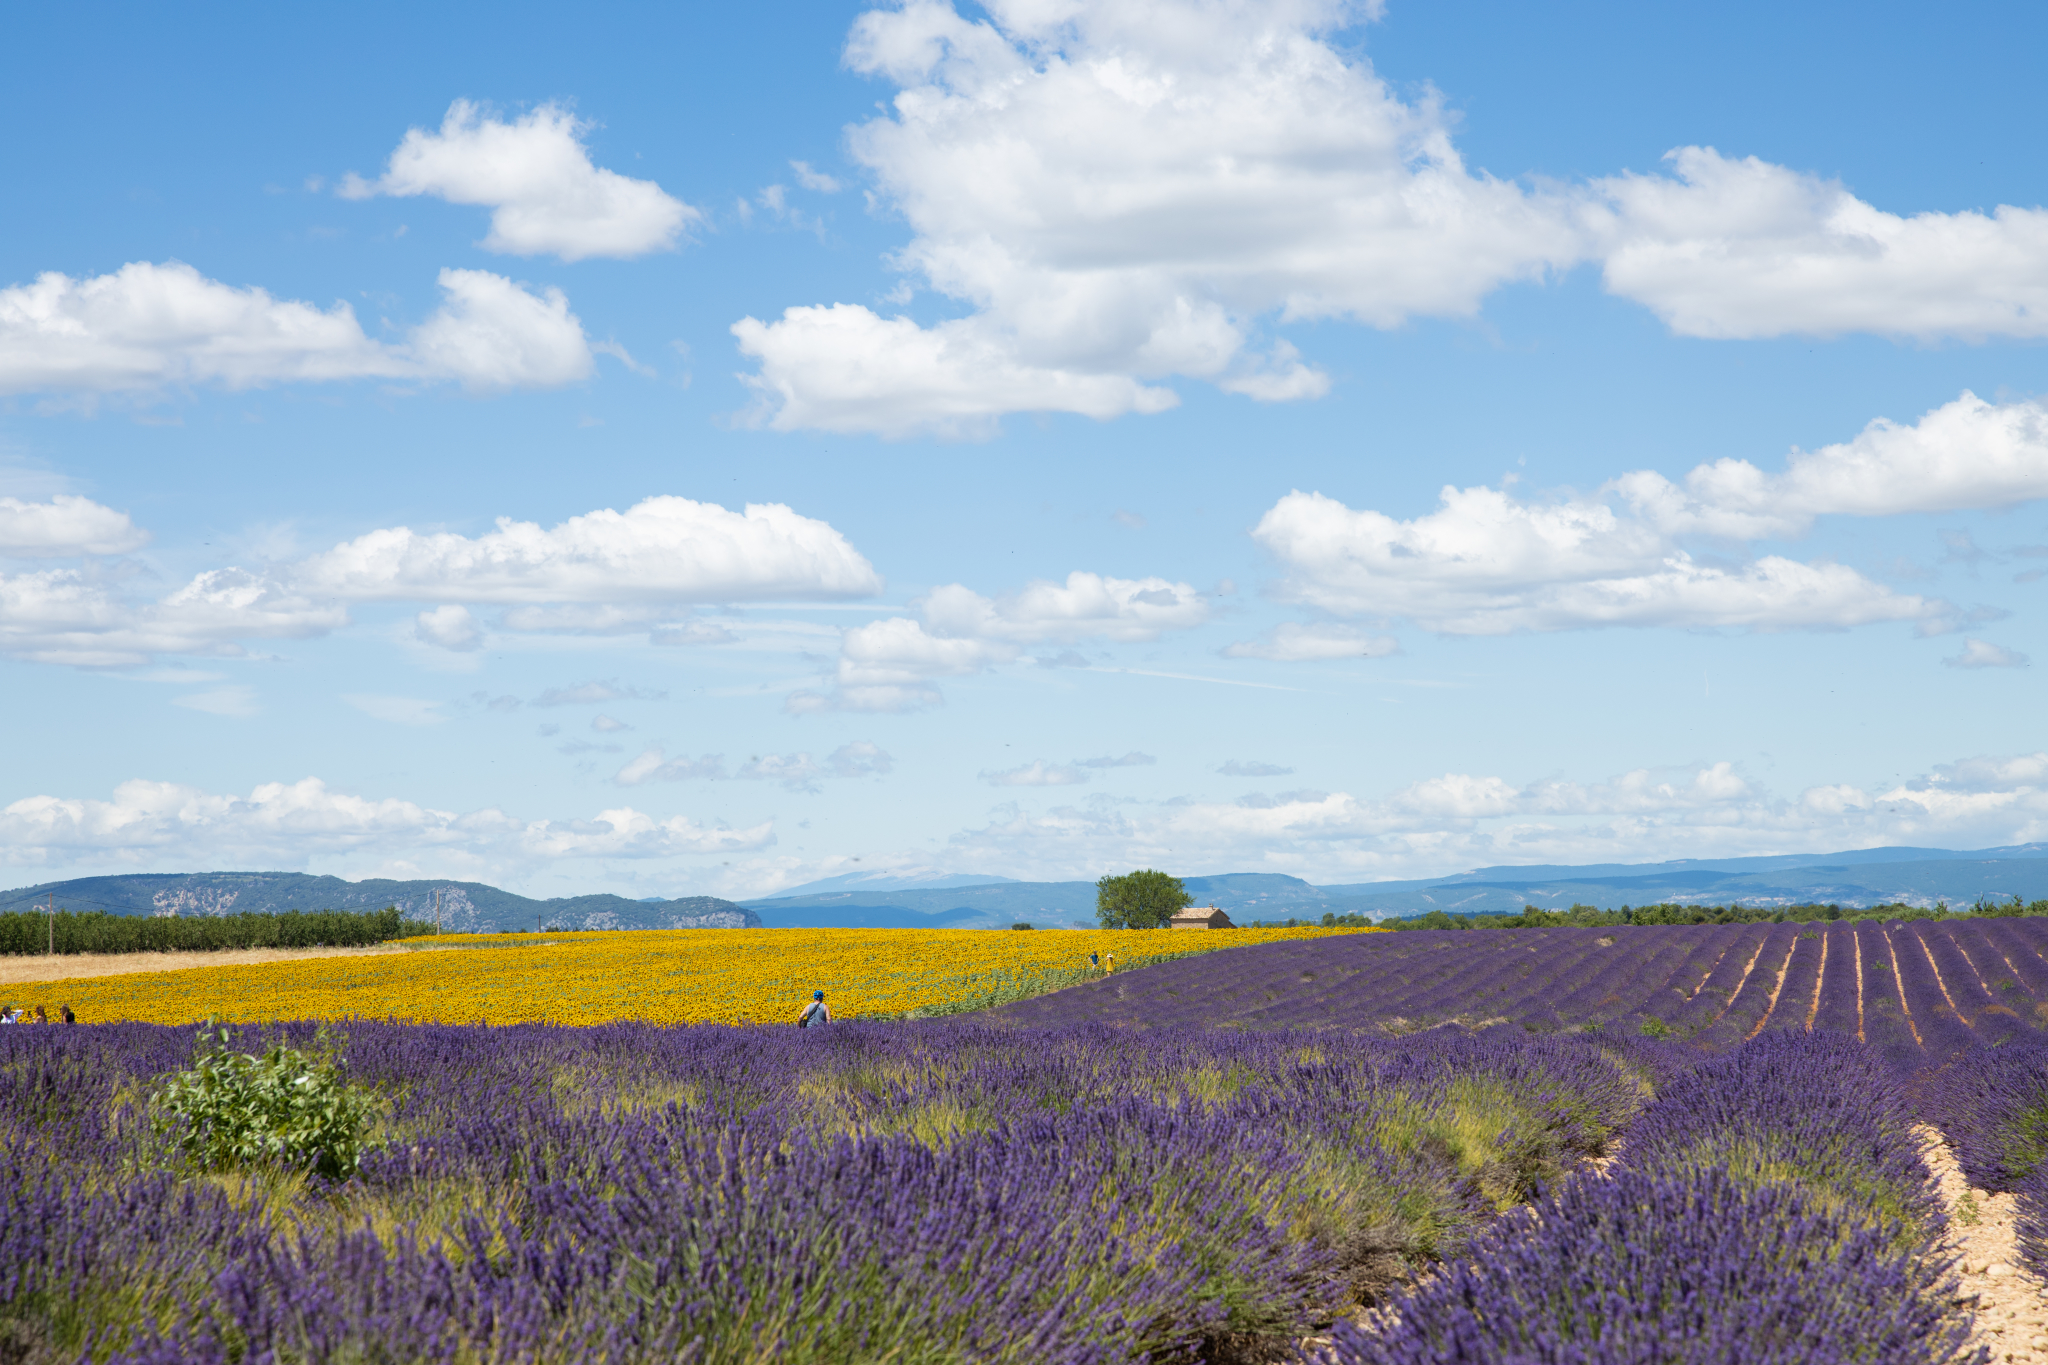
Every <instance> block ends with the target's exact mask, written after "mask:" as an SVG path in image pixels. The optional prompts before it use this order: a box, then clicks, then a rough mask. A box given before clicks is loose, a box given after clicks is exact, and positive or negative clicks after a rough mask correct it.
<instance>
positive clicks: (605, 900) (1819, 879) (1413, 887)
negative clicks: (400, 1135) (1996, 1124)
mask: <svg viewBox="0 0 2048 1365" xmlns="http://www.w3.org/2000/svg"><path fill="white" fill-rule="evenodd" d="M1182 881H1183V882H1184V883H1185V884H1186V886H1187V889H1188V891H1189V892H1190V893H1191V894H1192V895H1193V896H1194V898H1195V900H1196V902H1197V903H1198V904H1204V905H1206V904H1215V905H1218V906H1221V907H1222V908H1223V909H1225V910H1228V911H1229V912H1230V913H1231V915H1232V917H1233V918H1235V919H1236V920H1237V921H1238V922H1239V923H1241V924H1242V923H1249V922H1251V921H1253V920H1269V921H1270V920H1285V919H1311V920H1313V919H1321V918H1322V917H1323V916H1324V915H1325V914H1338V915H1350V914H1356V915H1364V916H1366V917H1368V918H1370V919H1387V918H1391V917H1399V916H1403V915H1417V914H1426V913H1428V912H1429V911H1431V910H1445V911H1449V912H1450V913H1452V914H1466V915H1469V914H1484V913H1494V912H1499V913H1505V914H1513V913H1516V912H1518V911H1520V910H1521V908H1522V907H1523V906H1524V905H1539V906H1542V907H1544V908H1545V909H1563V908H1564V907H1566V906H1570V905H1573V904H1585V905H1596V906H1599V907H1601V908H1603V909H1618V908H1620V907H1621V906H1622V905H1654V904H1657V903H1658V902H1661V901H1674V902H1677V903H1679V904H1684V905H1715V904H1723V905H1725V904H1742V905H1761V906H1775V905H1796V904H1801V903H1819V904H1830V903H1832V904H1837V905H1844V906H1868V905H1882V904H1890V903H1901V904H1905V905H1917V906H1932V905H1934V904H1935V903H1937V902H1939V901H1946V902H1948V903H1949V904H1950V905H1967V904H1970V903H1971V902H1974V901H1976V900H1977V899H1978V898H1980V897H1985V896H1989V897H1992V898H1994V899H2004V898H2006V897H2010V896H2018V897H2020V898H2021V899H2022V900H2039V899H2043V898H2048V843H2035V844H2017V845H2012V846H2009V847H2005V848H1983V849H1960V850H1959V849H1942V848H1866V849H1853V850H1849V851H1847V852H1841V853H1811V854H1777V855H1770V856H1764V857H1756V858H1706V859H1701V858H1689V859H1679V860H1675V861H1671V862H1663V863H1595V864H1588V865H1585V866H1578V867H1570V866H1559V865H1543V866H1534V867H1482V868H1475V869H1474V870H1472V871H1470V872H1461V873H1457V874H1456V875H1453V876H1448V877H1436V878H1429V879H1423V880H1415V881H1386V882H1351V883H1340V884H1336V885H1328V886H1316V885H1312V884H1311V883H1309V882H1306V881H1303V880H1302V879H1301V878H1299V877H1290V876H1287V875H1285V874H1283V873H1277V872H1231V873H1223V874H1220V875H1217V876H1209V877H1184V878H1182ZM436 890H439V891H440V892H441V893H442V897H441V901H442V912H441V913H442V924H443V926H444V927H446V928H448V929H450V930H455V931H459V932H487V931H490V930H494V929H520V928H531V927H534V926H536V925H541V924H544V925H546V926H547V927H549V928H562V929H682V928H742V927H760V926H766V927H769V928H826V927H839V928H924V929H946V928H954V929H997V928H1007V927H1008V926H1009V925H1011V924H1013V923H1016V922H1019V921H1023V922H1026V923H1030V924H1034V925H1036V926H1038V927H1039V928H1041V929H1057V928H1063V927H1069V926H1073V925H1083V926H1089V927H1092V926H1093V925H1094V923H1095V883H1094V882H1092V881H1066V882H1019V881H1010V880H1008V879H1006V878H1002V877H991V876H983V875H980V874H974V873H939V872H931V873H915V872H913V873H901V872H875V873H865V872H856V873H848V874H845V875H843V876H839V877H833V878H828V879H826V880H825V881H821V882H813V883H810V884H809V885H807V886H799V887H794V888H791V889H790V890H788V891H783V892H779V893H777V894H776V895H773V896H764V897H759V898H757V899H754V900H748V901H740V902H734V901H726V900H719V899H717V898H716V897H712V896H692V897H685V898H681V899H677V900H660V899H652V900H628V899H626V898H625V897H623V896H612V895H594V896H569V897H560V898H557V899H553V900H534V899H531V898H529V897H526V896H520V895H515V894H513V893H512V892H510V891H501V890H499V889H498V888H497V887H494V886H486V885H484V884H483V883H481V882H457V881H434V880H419V881H387V880H372V881H361V882H349V881H343V880H342V879H341V878H339V877H314V876H308V875H306V874H303V873H297V872H195V873H134V874H128V875H123V876H114V877H82V878H78V879H76V880H73V881H65V882H47V883H44V884H42V885H40V886H25V887H21V888H19V889H16V890H12V891H0V911H8V910H13V911H20V910H28V909H32V908H34V907H35V906H38V905H41V904H44V903H46V901H47V898H48V897H49V896H51V895H52V894H54V895H55V896H56V899H57V904H58V905H59V906H61V907H65V908H69V909H73V910H92V909H105V910H111V911H113V912H114V913H116V914H124V915H151V914H169V913H176V914H186V915H191V914H199V915H209V914H212V915H217V914H233V913H236V912H237V911H243V910H264V911H278V910H328V909H333V910H381V909H383V908H384V907H385V906H387V905H395V906H397V907H398V908H399V911H400V912H401V913H402V914H404V915H406V916H407V917H409V918H413V919H424V920H431V919H432V918H433V914H434V892H435V891H436Z"/></svg>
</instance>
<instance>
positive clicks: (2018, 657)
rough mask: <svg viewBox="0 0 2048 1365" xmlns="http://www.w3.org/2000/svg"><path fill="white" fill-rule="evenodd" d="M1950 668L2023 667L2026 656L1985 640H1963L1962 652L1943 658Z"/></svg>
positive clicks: (2025, 664)
mask: <svg viewBox="0 0 2048 1365" xmlns="http://www.w3.org/2000/svg"><path fill="white" fill-rule="evenodd" d="M1942 662H1943V663H1945V664H1947V665H1948V666H1949V667H1950V668H2025V667H2026V666H2027V656H2026V655H2024V654H2021V653H2018V652H2016V651H2014V650H2010V649H2006V648H2005V647H2004V646H2002V645H1994V644H1992V643H1990V642H1989V641H1987V640H1965V641H1963V652H1962V653H1960V654H1956V655H1952V656H1951V657H1949V658H1946V659H1943V660H1942Z"/></svg>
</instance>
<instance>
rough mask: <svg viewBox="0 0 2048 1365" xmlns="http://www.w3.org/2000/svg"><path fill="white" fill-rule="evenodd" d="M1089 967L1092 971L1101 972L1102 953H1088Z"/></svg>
mask: <svg viewBox="0 0 2048 1365" xmlns="http://www.w3.org/2000/svg"><path fill="white" fill-rule="evenodd" d="M1088 968H1089V970H1090V971H1097V972H1099V971H1101V970H1102V955H1101V954H1100V953H1090V954H1088Z"/></svg>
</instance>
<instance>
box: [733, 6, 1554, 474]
mask: <svg viewBox="0 0 2048 1365" xmlns="http://www.w3.org/2000/svg"><path fill="white" fill-rule="evenodd" d="M987 11H988V14H989V18H988V19H987V20H983V21H973V20H969V19H967V18H964V17H962V16H961V15H960V14H959V13H957V12H956V11H955V10H954V9H953V8H952V6H950V5H949V4H943V3H930V2H929V0H909V3H905V4H903V5H901V6H900V7H897V8H892V9H886V10H875V11H872V12H870V13H867V14H864V15H862V16H861V18H860V19H859V20H858V21H857V22H856V23H855V25H854V29H853V33H852V35H851V37H850V38H849V40H848V43H847V48H846V62H847V64H848V65H849V66H851V67H852V68H853V69H854V70H856V71H859V72H862V73H864V74H868V75H874V76H879V77H882V78H885V79H887V80H889V81H891V82H893V83H895V84H896V85H897V86H898V87H899V93H898V94H897V96H896V98H895V100H894V102H893V104H892V106H891V109H890V111H889V113H887V114H886V115H884V116H882V117H879V118H876V119H873V120H871V121H870V122H868V123H866V124H864V125H862V126H860V127H858V128H856V129H854V131H853V134H852V139H851V149H852V152H853V155H854V157H855V159H856V160H857V161H859V162H860V163H861V164H862V165H863V166H864V167H866V169H867V170H868V171H869V172H870V174H871V175H872V176H873V178H874V180H875V182H876V184H877V186H878V190H879V194H880V195H881V197H882V198H883V199H885V200H886V201H887V202H888V203H889V204H891V205H892V206H893V207H895V208H896V209H897V210H899V211H900V212H901V213H902V214H903V215H904V217H905V218H906V219H907V221H908V222H909V224H910V226H911V229H912V232H913V234H914V235H913V238H912V240H911V242H910V243H909V245H908V246H906V247H905V248H904V249H903V250H902V251H901V252H899V253H898V254H897V256H896V257H895V259H896V260H897V262H898V263H899V264H900V265H901V266H902V267H903V268H904V269H906V270H908V271H909V272H911V274H912V275H913V276H914V277H916V278H917V279H918V280H919V281H920V282H921V283H923V284H924V285H926V286H928V287H929V288H931V289H933V290H936V291H937V292H939V293H941V294H943V295H946V296H948V297H949V298H952V299H956V300H960V301H962V302H965V303H967V304H968V305H970V306H971V308H972V309H973V312H972V313H971V314H970V315H969V316H968V317H966V318H962V319H958V320H956V321H953V322H946V323H939V324H936V325H933V326H922V325H920V324H918V323H917V322H915V321H913V320H912V319H910V318H908V317H896V318H883V317H881V316H878V315H877V314H875V313H873V312H872V311H870V310H869V309H867V308H865V307H862V306H859V305H854V304H844V303H842V304H839V305H836V306H834V307H818V308H795V309H791V310H789V311H788V312H786V313H785V314H784V315H783V316H782V317H781V318H780V319H777V320H774V321H771V322H766V323H763V322H760V321H758V320H755V319H752V318H749V319H747V320H745V321H744V322H742V323H740V324H739V325H738V326H737V327H736V328H735V329H734V330H735V332H736V333H737V334H738V336H739V337H740V342H741V349H742V350H743V351H745V352H746V353H747V354H749V355H751V356H754V357H756V358H758V359H759V360H760V361H761V362H762V365H761V371H760V374H759V377H758V383H759V385H760V387H761V389H762V392H763V394H764V396H765V397H766V398H767V399H768V400H769V402H770V404H771V407H772V410H773V414H774V415H773V418H772V421H773V422H774V423H775V424H776V425H778V426H784V427H797V426H817V427H824V428H827V429H831V430H842V431H851V430H865V431H878V432H883V433H885V434H902V433H905V432H907V431H912V430H920V429H933V430H939V431H942V432H953V433H959V432H962V431H970V432H971V431H973V430H976V429H985V427H986V424H987V423H988V422H989V421H990V420H991V419H993V418H994V417H997V416H999V415H1001V414H1002V413H1005V412H1015V411H1033V410H1036V411H1061V412H1076V413H1082V414H1085V415H1088V416H1093V417H1109V416H1115V415H1118V414H1121V413H1125V412H1155V411H1159V410H1161V409H1163V408H1165V407H1168V406H1170V405H1171V404H1172V403H1173V401H1174V396H1173V394H1172V392H1171V391H1170V390H1168V389H1165V388H1164V387H1162V386H1159V385H1158V384H1156V383H1154V382H1148V381H1156V380H1159V379H1162V378H1165V377H1167V376H1171V375H1186V376H1191V377H1194V378H1198V379H1204V380H1212V381H1215V382H1217V383H1220V384H1222V385H1223V386H1224V387H1226V388H1228V389H1231V390H1233V391H1236V392H1240V393H1244V394H1247V395H1249V396H1251V397H1253V398H1256V399H1261V400H1266V401H1285V400H1288V399H1295V398H1303V397H1311V396H1314V395H1316V394H1319V393H1321V392H1323V391H1324V389H1325V388H1326V387H1327V384H1328V381H1327V379H1326V378H1325V377H1324V376H1323V375H1322V374H1321V373H1320V372H1318V371H1316V370H1315V369H1314V368H1313V367H1312V366H1310V365H1308V364H1306V363H1304V362H1303V361H1302V360H1301V359H1300V358H1299V357H1298V356H1297V355H1296V353H1295V352H1294V351H1293V349H1292V348H1291V347H1289V346H1287V345H1286V344H1285V343H1284V342H1281V343H1278V344H1275V345H1270V346H1263V347H1262V346H1261V344H1260V341H1259V336H1258V329H1259V321H1258V320H1259V319H1260V318H1261V316H1262V315H1277V316H1278V317H1280V318H1281V319H1283V320H1293V319H1309V318H1322V317H1348V318H1353V319H1356V320H1358V321H1362V322H1365V323H1368V324H1370V325H1373V326H1382V327H1385V326H1393V325H1396V324H1398V323H1400V322H1401V321H1403V320H1405V319H1407V318H1409V317H1412V316H1416V315H1440V316H1441V315H1449V316H1462V315H1467V314H1470V313H1472V312H1473V311H1474V310H1475V309H1476V308H1477V307H1478V305H1479V302H1480V300H1481V299H1482V298H1483V297H1484V296H1485V295H1486V294H1487V293H1488V292H1489V291H1490V290H1492V289H1494V288H1496V287H1497V286H1499V285H1500V284H1502V283H1505V282H1507V281H1510V280H1517V279H1530V278H1535V277H1537V276H1540V275H1541V274H1543V273H1544V272H1545V271H1546V270H1547V269H1549V268H1551V267H1553V266H1558V265H1567V264H1569V263H1571V262H1572V261H1574V260H1576V259H1577V257H1578V255H1579V252H1580V234H1579V230H1578V229H1577V228H1576V227H1575V226H1573V224H1572V223H1571V221H1570V220H1569V217H1568V215H1566V214H1565V213H1563V212H1561V211H1560V210H1559V209H1558V208H1557V207H1555V206H1553V205H1551V204H1550V203H1548V202H1547V201H1545V200H1543V199H1541V198H1539V197H1535V196H1532V195H1530V194H1528V193H1526V192H1524V191H1523V190H1522V189H1520V188H1518V187H1516V186H1514V185H1512V184H1509V183H1506V182H1502V181H1498V180H1495V179H1493V178H1491V177H1489V176H1485V175H1475V174H1473V173H1471V172H1469V171H1467V170H1466V168H1465V166H1464V164H1463V162H1462V161H1461V160H1460V158H1459V157H1458V154H1457V152H1456V151H1455V149H1454V148H1453V147H1452V145H1451V141H1450V137H1449V134H1448V131H1447V126H1446V122H1445V120H1444V118H1443V116H1442V115H1441V113H1440V111H1439V110H1438V109H1437V107H1436V106H1435V104H1434V103H1433V102H1431V101H1423V102H1419V103H1412V104H1411V103H1404V102H1403V101H1402V100H1401V99H1399V98H1398V97H1397V96H1396V95H1394V94H1393V92H1392V91H1390V90H1389V89H1388V88H1387V86H1386V85H1385V83H1384V82H1382V81H1381V80H1380V79H1379V78H1378V77H1377V76H1376V75H1375V74H1374V73H1373V72H1372V70H1371V68H1370V67H1369V66H1368V65H1366V64H1365V63H1364V62H1362V61H1359V60H1356V59H1352V58H1347V57H1346V56H1345V55H1344V54H1342V53H1340V52H1339V51H1338V49H1337V48H1336V47H1334V46H1333V45H1332V44H1331V42H1330V41H1329V39H1330V36H1331V34H1332V33H1333V31H1334V30H1336V29H1338V28H1341V27H1342V26H1343V25H1344V24H1345V23H1347V22H1348V21H1349V19H1350V17H1351V16H1352V13H1353V11H1352V9H1351V7H1349V6H1346V5H1342V4H1338V3H1334V2H1333V3H1294V4H1286V5H1278V6H1250V5H1235V4H1233V5H1216V4H1199V3H1174V2H1172V0H1169V3H1164V4H1154V3H1138V0H1105V3H1101V4H1094V5H1089V6H1086V7H1072V6H1061V7H1054V8H1051V9H1048V8H1046V7H1044V6H1039V5H1032V4H1024V3H996V4H991V5H989V6H988V7H987Z"/></svg>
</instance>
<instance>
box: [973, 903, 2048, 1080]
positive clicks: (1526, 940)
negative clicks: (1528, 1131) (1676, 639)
mask: <svg viewBox="0 0 2048 1365" xmlns="http://www.w3.org/2000/svg"><path fill="white" fill-rule="evenodd" d="M999 1014H1000V1016H1001V1017H1004V1018H1007V1019H1012V1020H1015V1021H1017V1022H1019V1023H1028V1024H1049V1023H1073V1022H1080V1021H1083V1020H1086V1021H1092V1022H1101V1023H1113V1024H1120V1025H1202V1026H1225V1025H1227V1026H1234V1027H1241V1028H1287V1027H1311V1028H1343V1029H1366V1030H1372V1031H1377V1032H1382V1033H1388V1034H1401V1033H1409V1032H1414V1031H1416V1030H1419V1029H1426V1028H1432V1027H1435V1026H1438V1025H1442V1024H1447V1023H1456V1024H1461V1025H1463V1026H1466V1027H1469V1028H1487V1027H1490V1026H1495V1025H1501V1024H1512V1025H1516V1026H1518V1027H1520V1028H1522V1029H1525V1030H1533V1031H1536V1032H1541V1033H1550V1032H1557V1031H1561V1030H1569V1029H1585V1028H1601V1029H1607V1030H1610V1031H1611V1030H1619V1031H1623V1032H1641V1033H1648V1034H1650V1035H1652V1036H1658V1037H1671V1038H1675V1039H1681V1040H1685V1041H1688V1042H1691V1043H1693V1044H1695V1045H1697V1046H1701V1047H1706V1048H1715V1049H1722V1048H1727V1047H1731V1046H1734V1045H1735V1044H1738V1043H1741V1042H1744V1041H1746V1040H1747V1039H1750V1038H1754V1037H1757V1036H1758V1035H1759V1034H1762V1033H1764V1032H1766V1031H1771V1030H1783V1029H1792V1030H1798V1031H1802V1032H1804V1031H1811V1030H1822V1031H1827V1032H1834V1033H1842V1034H1848V1035H1851V1036H1853V1037H1855V1038H1858V1039H1860V1040H1862V1041H1864V1042H1867V1043H1868V1044H1869V1045H1870V1046H1871V1047H1873V1048H1875V1049H1877V1050H1878V1051H1879V1052H1880V1053H1882V1054H1884V1055H1885V1056H1887V1057H1891V1058H1893V1059H1895V1061H1896V1062H1897V1063H1898V1064H1900V1065H1902V1066H1905V1067H1909V1068H1913V1067H1919V1066H1921V1065H1924V1064H1925V1062H1926V1061H1927V1060H1929V1059H1930V1058H1941V1057H1946V1056H1948V1055H1950V1054H1952V1053H1955V1052H1958V1051H1961V1050H1963V1049H1967V1048H1970V1047H1974V1046H1978V1045H1989V1046H1996V1045H1998V1044H2001V1043H2004V1042H2007V1041H2010V1040H2013V1039H2018V1038H2023V1037H2031V1036H2035V1035H2037V1034H2041V1032H2042V1030H2043V1029H2044V1028H2048V919H2041V918H2006V919H1997V918H1987V919H1957V920H1940V921H1921V922H1918V923H1892V924H1882V923H1878V924H1855V925H1831V924H1827V923H1820V922H1815V923H1807V924H1797V923H1788V924H1730V925H1647V926H1637V927H1627V928H1615V929H1543V930H1496V931H1490V932H1489V931H1463V932H1459V931H1453V930H1418V931H1413V932H1409V933H1403V934H1369V935H1361V936H1358V937H1355V938H1344V939H1330V940H1326V941H1319V942H1316V943H1301V944H1291V943H1290V944H1271V945H1264V946H1260V947H1257V948H1250V949H1246V950H1244V951H1241V952H1234V953H1228V954H1225V955H1223V956H1222V957H1219V958H1215V959H1213V960H1204V961H1200V962H1194V961H1189V962H1178V963H1167V964H1164V965H1161V966H1159V967H1155V968H1152V969H1149V970H1147V971H1145V972H1143V973H1142V974H1138V975H1133V976H1130V977H1123V978H1114V977H1113V978H1110V979H1108V980H1106V981H1101V982H1096V983H1092V984H1090V985H1087V986H1083V987H1078V988H1075V989H1072V990H1067V991H1062V992H1060V993H1058V994H1056V995H1049V996H1041V997H1039V998H1037V999H1035V1000H1026V1001H1022V1002H1020V1003H1018V1004H1015V1005H1010V1006H1007V1007H1005V1008H1004V1009H1003V1010H1001V1011H1000V1012H999Z"/></svg>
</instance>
